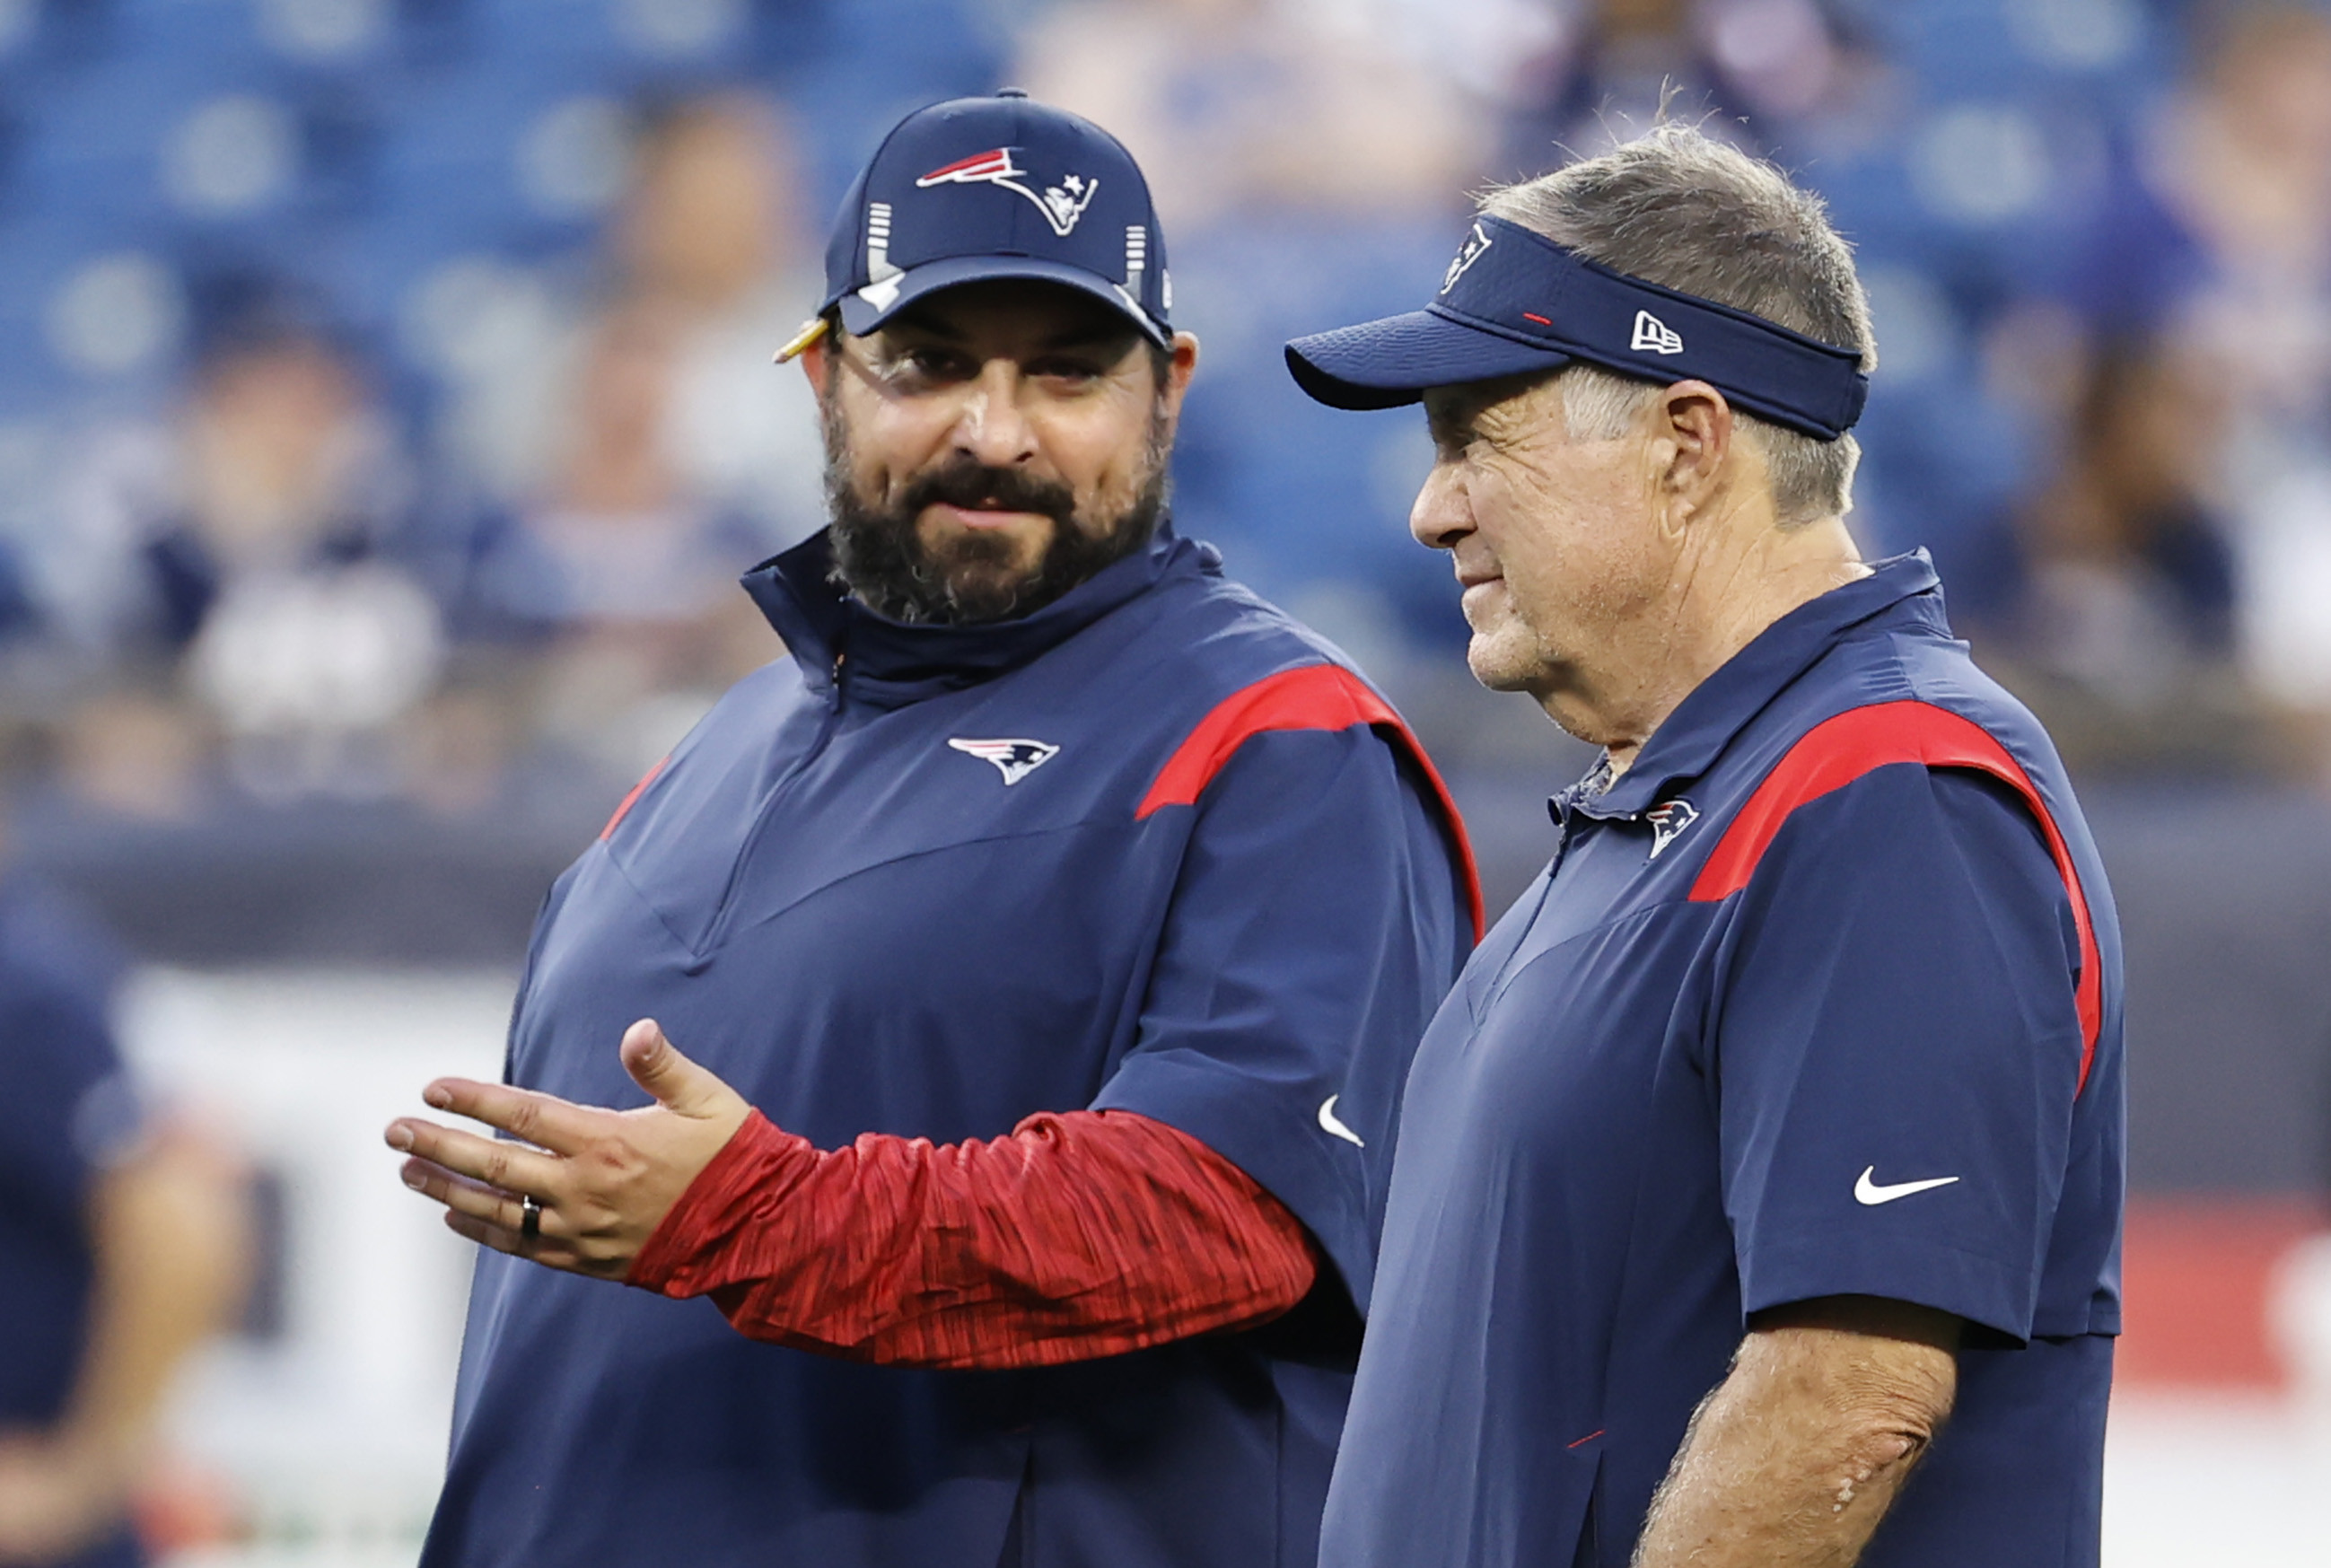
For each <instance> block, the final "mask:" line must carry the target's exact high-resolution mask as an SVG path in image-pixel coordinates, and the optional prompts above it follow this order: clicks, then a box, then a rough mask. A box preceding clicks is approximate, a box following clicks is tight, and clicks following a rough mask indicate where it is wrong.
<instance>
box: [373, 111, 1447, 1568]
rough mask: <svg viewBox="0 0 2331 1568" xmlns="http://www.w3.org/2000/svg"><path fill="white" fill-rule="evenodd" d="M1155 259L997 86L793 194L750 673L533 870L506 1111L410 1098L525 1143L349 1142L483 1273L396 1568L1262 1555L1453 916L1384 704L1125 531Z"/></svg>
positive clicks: (1108, 146)
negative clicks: (786, 481) (813, 427)
mask: <svg viewBox="0 0 2331 1568" xmlns="http://www.w3.org/2000/svg"><path fill="white" fill-rule="evenodd" d="M1165 264H1166V254H1165V247H1164V242H1163V239H1162V237H1161V235H1160V233H1159V232H1158V227H1157V220H1156V214H1155V213H1154V212H1152V211H1151V209H1150V205H1149V200H1148V195H1147V192H1146V187H1145V185H1143V182H1142V177H1141V173H1140V171H1139V170H1138V169H1137V167H1135V166H1134V164H1133V161H1132V159H1131V158H1130V157H1127V155H1126V153H1125V151H1124V149H1123V148H1122V147H1119V146H1118V144H1117V143H1116V142H1115V141H1114V140H1113V139H1111V138H1109V137H1108V135H1107V134H1106V133H1104V132H1102V131H1101V130H1100V129H1099V128H1097V127H1094V126H1092V125H1090V124H1089V123H1087V122H1086V121H1083V120H1080V119H1076V118H1075V117H1073V116H1070V115H1066V114H1062V113H1060V112H1059V111H1056V110H1052V109H1045V108H1043V107H1042V106H1040V105H1037V104H1033V103H1031V102H1028V101H1027V100H1025V99H1024V98H1023V97H1020V96H1018V95H1014V94H1009V93H1007V94H1000V95H998V96H996V97H994V98H990V99H975V100H959V101H956V102H953V103H947V104H941V105H937V106H936V107H934V108H932V109H925V110H922V111H919V112H918V113H916V114H914V115H911V116H909V117H908V119H906V120H905V121H904V122H902V123H901V124H900V125H899V126H898V127H897V128H895V129H894V130H893V131H892V132H891V133H890V136H889V138H887V139H886V140H885V141H884V143H883V144H882V147H881V148H880V150H879V151H878V152H877V153H876V154H875V156H874V158H873V161H872V163H871V166H869V167H868V169H867V171H866V172H865V174H864V175H863V176H861V179H860V181H859V183H858V185H857V187H856V188H855V189H854V190H853V191H852V194H851V195H850V198H849V200H848V201H847V203H846V204H844V208H843V212H842V219H841V222H840V224H839V227H838V230H837V232H836V233H835V235H834V239H833V245H832V248H831V249H830V251H829V252H828V257H827V284H828V298H827V302H826V309H825V311H824V313H823V314H822V315H821V316H820V317H819V318H817V320H816V321H815V322H814V323H813V326H812V327H811V328H810V329H809V330H808V331H807V332H805V333H804V336H803V337H802V338H801V339H798V340H796V342H795V343H794V345H791V346H789V348H791V349H797V350H802V351H804V364H805V365H806V366H807V368H808V371H809V375H810V377H811V380H812V382H813V385H815V386H816V388H817V389H818V395H819V398H820V402H821V404H822V407H823V414H824V420H825V427H826V428H825V438H826V445H827V455H828V461H829V474H828V489H829V491H830V494H831V498H832V501H833V514H834V517H833V528H832V529H831V531H830V533H829V534H827V535H822V536H820V537H818V538H816V539H813V540H812V541H811V542H810V543H808V544H807V545H804V546H801V547H800V548H798V549H796V550H794V551H792V552H791V553H789V554H787V555H785V556H780V557H778V559H777V560H775V562H773V563H771V564H770V565H766V566H765V567H763V568H762V569H760V570H759V571H756V573H754V574H753V575H751V576H750V577H749V578H747V587H748V588H749V589H750V590H751V592H752V594H753V596H754V598H755V599H756V601H757V602H758V603H759V604H760V605H761V607H762V609H763V610H764V611H765V612H766V613H767V615H768V617H769V620H770V621H771V622H772V623H773V624H774V625H775V628H776V630H777V631H778V632H779V634H780V635H781V636H782V637H783V638H784V640H785V648H786V650H787V651H788V652H789V653H790V657H789V658H787V659H785V660H780V661H779V662H778V663H775V664H773V665H771V666H770V667H768V668H767V669H766V670H762V671H761V672H760V673H758V674H757V675H755V676H753V677H751V678H749V679H747V680H745V681H744V682H743V683H741V684H740V685H739V686H737V689H735V690H734V691H732V692H731V693H729V695H728V697H727V698H725V699H724V700H723V701H722V702H721V704H720V705H719V706H718V708H715V709H714V711H713V712H712V713H711V714H710V716H709V717H707V718H706V719H705V720H704V722H703V723H702V724H701V725H700V726H699V727H698V728H697V730H696V731H695V732H694V733H693V734H692V735H690V736H689V737H688V739H687V740H686V741H684V742H683V743H682V744H681V745H680V747H679V748H678V749H677V750H676V751H674V752H673V754H672V755H671V758H670V760H669V761H668V762H667V763H666V764H665V765H662V766H661V767H659V768H658V769H657V770H656V771H655V772H653V773H652V774H650V775H649V777H648V779H647V780H646V781H645V782H644V783H642V784H641V785H640V787H639V788H638V789H636V790H634V791H633V794H632V797H631V798H630V799H628V800H626V801H625V802H624V803H623V807H622V808H620V809H619V810H618V811H617V812H616V813H615V817H614V821H612V822H609V823H608V825H607V829H606V831H605V832H604V833H603V834H602V835H601V836H600V841H599V842H598V843H597V844H595V845H594V846H593V847H592V848H591V849H590V850H589V851H587V852H586V853H585V855H584V856H583V858H582V859H581V860H579V861H577V862H576V865H575V867H574V868H573V869H572V870H569V871H568V872H567V873H566V876H565V877H564V878H562V879H560V881H559V883H558V885H557V889H555V890H554V891H553V893H552V895H551V898H550V902H549V904H548V906H547V908H545V910H544V911H543V914H542V917H541V920H540V923H539V926H538V929H537V932H536V936H535V939H534V946H533V951H532V954H531V955H530V956H529V958H528V969H527V976H526V979H525V981H524V982H523V984H522V985H521V987H520V991H519V1001H518V1007H517V1012H516V1015H515V1018H514V1020H513V1023H512V1028H511V1036H510V1053H509V1071H508V1075H507V1076H508V1079H509V1085H507V1086H497V1085H483V1084H472V1083H465V1082H461V1081H455V1080H446V1081H441V1082H439V1083H437V1084H434V1085H433V1086H431V1087H430V1088H429V1090H428V1091H427V1098H428V1100H429V1102H430V1104H432V1105H433V1106H435V1107H439V1108H441V1109H445V1110H451V1111H454V1112H457V1113H461V1114H463V1115H468V1116H471V1117H478V1118H480V1119H481V1120H483V1121H486V1122H488V1123H490V1124H491V1125H492V1126H496V1127H499V1128H501V1129H503V1130H505V1131H508V1132H509V1133H511V1134H514V1135H516V1137H517V1138H518V1139H519V1140H521V1141H519V1142H508V1141H494V1140H489V1139H485V1138H480V1137H477V1136H471V1135H469V1134H466V1133H461V1132H455V1131H452V1130H450V1129H447V1128H444V1127H441V1126H435V1125H433V1124H432V1123H430V1122H428V1121H425V1120H421V1119H418V1118H414V1119H410V1120H403V1121H399V1122H398V1123H396V1124H395V1126H393V1127H392V1128H391V1130H390V1134H389V1141H390V1143H391V1144H392V1145H395V1147H397V1148H400V1149H404V1150H407V1151H409V1152H410V1153H411V1154H412V1155H413V1156H414V1157H413V1158H412V1159H411V1160H410V1161H409V1162H408V1163H407V1165H406V1171H405V1174H406V1179H407V1180H408V1181H409V1182H410V1183H413V1184H414V1186H416V1187H418V1188H420V1189H421V1190H422V1191H423V1192H424V1193H427V1194H428V1195H429V1196H431V1197H433V1198H435V1199H437V1200H438V1201H440V1202H443V1203H444V1204H446V1205H447V1209H448V1218H449V1220H450V1221H451V1222H452V1226H453V1228H454V1229H455V1230H457V1231H461V1233H462V1234H463V1235H466V1236H470V1237H472V1238H475V1239H476V1240H480V1241H483V1242H485V1243H487V1244H488V1245H490V1247H492V1248H495V1249H497V1251H496V1252H494V1253H490V1254H488V1255H487V1256H486V1257H485V1259H483V1262H482V1263H481V1265H480V1270H479V1274H478V1278H477V1282H476V1286H475V1288H474V1290H473V1292H472V1296H471V1315H470V1326H469V1335H468V1339H467V1342H466V1344H465V1345H464V1347H463V1351H462V1367H461V1389H460V1395H459V1402H458V1406H457V1410H456V1413H455V1418H454V1430H453V1442H452V1459H451V1465H450V1469H449V1472H448V1475H447V1478H446V1484H445V1491H444V1496H443V1497H442V1501H441V1502H440V1504H439V1506H438V1511H437V1516H436V1520H435V1522H434V1524H433V1526H432V1528H431V1531H430V1536H429V1543H428V1546H427V1549H426V1552H425V1553H424V1556H423V1561H424V1562H426V1563H431V1564H446V1565H449V1568H450V1565H452V1564H456V1563H458V1564H462V1565H464V1568H469V1565H483V1564H489V1563H495V1564H499V1563H509V1564H518V1563H524V1564H527V1565H528V1568H554V1565H557V1564H576V1565H578V1568H579V1565H585V1564H587V1565H590V1568H622V1565H624V1564H634V1565H637V1568H662V1565H664V1564H670V1563H687V1564H690V1565H691V1568H717V1565H719V1564H747V1563H815V1564H819V1565H820V1568H907V1565H912V1568H952V1565H959V1568H997V1565H998V1564H999V1563H1002V1564H1009V1565H1011V1568H1035V1565H1039V1564H1061V1565H1063V1568H1066V1565H1069V1564H1077V1563H1111V1564H1115V1565H1121V1568H1150V1565H1155V1568H1169V1565H1173V1564H1183V1563H1214V1564H1222V1565H1223V1568H1241V1565H1251V1568H1265V1565H1268V1564H1280V1563H1298V1562H1305V1561H1308V1560H1309V1559H1310V1558H1311V1557H1312V1555H1313V1554H1314V1553H1315V1551H1316V1546H1317V1539H1318V1520H1319V1515H1320V1508H1321V1506H1322V1503H1323V1500H1324V1498H1325V1496H1326V1488H1327V1473H1328V1467H1329V1463H1330V1460H1331V1459H1332V1455H1333V1451H1334V1444H1335V1439H1336V1433H1337V1429H1338V1427H1339V1425H1340V1423H1341V1421H1342V1416H1343V1407H1344V1401H1345V1398H1346V1393H1347V1391H1348V1386H1349V1356H1350V1354H1351V1346H1352V1342H1353V1340H1354V1339H1355V1338H1356V1330H1357V1327H1358V1317H1357V1311H1358V1310H1364V1309H1365V1303H1366V1300H1367V1297H1368V1289H1369V1281H1370V1278H1371V1276H1372V1274H1373V1271H1374V1261H1375V1237H1376V1234H1377V1230H1378V1225H1379V1222H1380V1220H1381V1213H1382V1208H1381V1205H1382V1199H1383V1193H1384V1177H1385V1169H1386V1166H1387V1164H1388V1162H1389V1155H1390V1148H1391V1143H1392V1136H1391V1135H1392V1123H1393V1117H1394V1110H1395V1108H1396V1107H1397V1105H1398V1102H1399V1094H1400V1084H1401V1081H1402V1079H1403V1077H1404V1076H1405V1073H1406V1070H1407V1067H1408V1061H1409V1058H1410V1055H1411V1053H1412V1052H1413V1050H1414V1048H1415V1043H1416V1041H1417V1039H1418V1037H1419V1036H1420V1035H1421V1034H1422V1031H1423V1028H1424V1025H1425V1023H1426V1022H1427V1021H1428V1020H1429V1019H1430V1018H1431V1016H1432V1011H1433V1009H1434V1007H1435V1006H1436V1005H1437V1004H1438V1003H1439V1001H1440V999H1441V994H1442V993H1443V992H1444V991H1445V990H1446V989H1447V987H1448V985H1449V983H1450V981H1451V979H1452V978H1453V977H1454V975H1455V974H1456V973H1457V970H1458V967H1459V965H1460V964H1461V963H1462V960H1463V955H1464V954H1465V952H1466V951H1467V950H1469V949H1470V946H1471V944H1472V942H1473V939H1474V937H1475V935H1476V931H1477V927H1476V924H1475V918H1474V909H1475V907H1476V903H1477V901H1476V899H1475V898H1474V897H1473V896H1472V895H1471V893H1470V869H1469V864H1468V861H1467V860H1466V857H1465V854H1464V851H1463V846H1462V841H1461V838H1460V836H1459V834H1458V832H1457V824H1456V820H1455V816H1454V814H1453V813H1451V811H1449V810H1448V808H1447V805H1446V803H1445V801H1444V800H1443V799H1442V798H1441V794H1440V793H1439V790H1438V786H1437V785H1436V784H1434V782H1433V780H1432V774H1431V771H1430V768H1429V766H1428V765H1426V764H1425V762H1424V760H1423V758H1422V755H1421V754H1419V753H1418V752H1417V751H1416V750H1415V748H1414V746H1413V744H1412V743H1411V742H1410V741H1409V740H1408V738H1407V736H1406V734H1405V732H1404V731H1403V729H1402V728H1401V727H1400V725H1399V723H1398V721H1397V719H1395V718H1394V716H1393V714H1392V711H1391V710H1390V708H1387V707H1386V706H1385V705H1384V702H1383V700H1382V699H1381V698H1378V697H1377V696H1376V695H1375V692H1374V691H1373V690H1372V689H1370V688H1368V687H1367V686H1366V684H1365V682H1363V681H1361V680H1360V679H1358V677H1357V676H1356V675H1355V674H1354V673H1353V671H1352V670H1351V669H1350V668H1349V666H1348V665H1346V663H1345V662H1344V661H1343V660H1342V659H1341V657H1340V656H1339V655H1338V654H1337V653H1336V652H1335V651H1334V650H1332V649H1330V648H1328V647H1327V645H1326V644H1324V643H1323V642H1321V641H1318V639H1317V638H1316V637H1314V636H1313V635H1311V634H1310V633H1308V632H1306V631H1304V630H1303V629H1302V628H1300V627H1299V626H1297V625H1295V624H1294V623H1293V622H1289V620H1287V619H1286V618H1285V617H1284V616H1282V615H1280V613H1278V612H1277V611H1275V610H1272V609H1271V608H1270V607H1269V606H1268V605H1265V604H1263V603H1261V602H1260V601H1259V600H1257V599H1255V598H1253V597H1252V596H1251V595H1250V594H1247V593H1245V592H1244V591H1243V590H1242V589H1240V588H1238V587H1236V586H1235V585H1233V584H1231V583H1229V582H1227V581H1225V580H1224V579H1223V576H1222V575H1221V572H1220V561H1219V558H1218V557H1216V556H1214V555H1213V552H1212V551H1210V550H1208V549H1206V548H1205V547H1204V546H1200V545H1196V544H1193V543H1191V542H1189V541H1187V540H1185V539H1181V538H1177V537H1175V535H1174V532H1173V530H1172V528H1171V527H1169V526H1168V525H1167V524H1166V521H1165V517H1164V504H1165V491H1166V458H1167V453H1168V451H1169V449H1170V447H1171V445H1172V442H1173V436H1174V426H1175V417H1176V415H1177V413H1178V412H1179V410H1180V407H1181V403H1182V395H1183V392H1184V390H1185V387H1186V386H1187V385H1188V383H1189V379H1190V375H1191V372H1192V369H1193V367H1194V364H1195V361H1196V356H1197V344H1196V342H1195V340H1194V339H1193V338H1192V337H1189V336H1188V335H1187V334H1186V333H1183V334H1177V333H1175V332H1174V331H1173V330H1172V328H1170V327H1169V326H1168V324H1167V299H1168V298H1169V290H1168V289H1167V286H1166V279H1165ZM651 1017H652V1018H653V1019H656V1020H658V1021H660V1022H661V1025H662V1026H663V1028H659V1027H658V1025H657V1024H656V1023H652V1022H646V1020H647V1019H648V1018H651ZM634 1021H640V1022H636V1023H635V1022H634ZM663 1029H669V1030H670V1031H671V1040H677V1041H683V1042H685V1043H686V1046H687V1049H688V1050H689V1051H690V1052H691V1053H693V1055H694V1056H695V1057H696V1058H697V1059H698V1061H700V1062H701V1064H702V1065H700V1066H699V1065H698V1061H691V1060H689V1059H687V1058H684V1057H683V1056H681V1054H680V1051H679V1050H677V1049H675V1047H674V1046H673V1045H672V1044H671V1041H670V1040H667V1039H666V1038H665V1035H664V1032H663ZM619 1039H620V1040H621V1041H622V1050H621V1060H620V1065H619V1064H618V1051H617V1041H618V1040H619ZM716 1075H717V1076H716ZM634 1084H636V1087H634ZM731 1086H733V1087H731ZM642 1090H644V1091H645V1094H646V1096H647V1097H649V1098H652V1101H653V1102H654V1103H653V1104H652V1105H646V1106H642V1107H641V1108H639V1109H635V1110H632V1111H627V1112H617V1111H613V1110H604V1109H597V1108H594V1107H600V1106H607V1105H614V1104H622V1103H626V1102H628V1103H631V1104H633V1105H639V1104H640V1101H641V1099H642V1093H641V1091H642ZM504 1254H508V1256H505V1255H504ZM610 1280H621V1281H623V1282H624V1283H625V1284H628V1285H630V1286H632V1287H635V1288H632V1289H623V1288H617V1287H616V1286H614V1285H612V1284H609V1283H606V1282H605V1281H610ZM699 1296H705V1297H710V1299H709V1301H695V1300H672V1299H666V1297H699ZM716 1306H717V1307H718V1310H717V1311H716V1310H715V1307H716ZM724 1316H725V1317H726V1319H727V1321H726V1322H724V1321H723V1317H724ZM756 1341H758V1342H761V1343H756Z"/></svg>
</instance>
